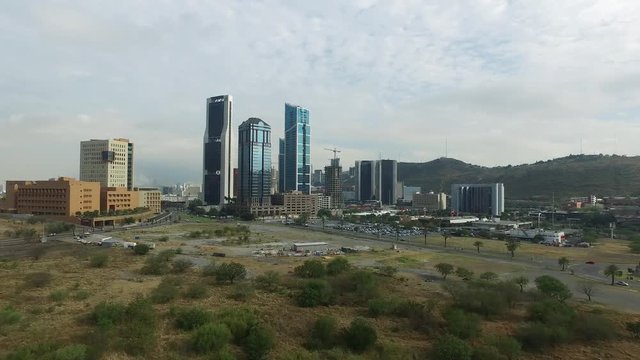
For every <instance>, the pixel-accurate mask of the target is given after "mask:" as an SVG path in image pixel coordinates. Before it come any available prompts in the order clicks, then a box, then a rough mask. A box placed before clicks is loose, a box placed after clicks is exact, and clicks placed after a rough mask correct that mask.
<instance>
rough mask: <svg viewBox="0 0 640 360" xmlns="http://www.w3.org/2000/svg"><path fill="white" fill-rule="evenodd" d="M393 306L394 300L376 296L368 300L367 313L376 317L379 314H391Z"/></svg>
mask: <svg viewBox="0 0 640 360" xmlns="http://www.w3.org/2000/svg"><path fill="white" fill-rule="evenodd" d="M395 307H396V301H395V300H392V299H385V298H378V299H371V300H369V302H368V307H367V311H368V313H369V316H372V317H378V316H381V315H388V314H391V313H392V312H393V310H394V309H395Z"/></svg>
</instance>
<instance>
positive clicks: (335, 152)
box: [324, 148, 342, 160]
mask: <svg viewBox="0 0 640 360" xmlns="http://www.w3.org/2000/svg"><path fill="white" fill-rule="evenodd" d="M324 149H325V150H327V151H331V152H333V159H334V160H335V159H337V158H338V153H341V152H342V151H340V150H338V149H336V148H333V149H327V148H324Z"/></svg>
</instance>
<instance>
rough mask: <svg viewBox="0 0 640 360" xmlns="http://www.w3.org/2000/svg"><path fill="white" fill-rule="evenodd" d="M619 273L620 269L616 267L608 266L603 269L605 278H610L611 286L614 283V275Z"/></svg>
mask: <svg viewBox="0 0 640 360" xmlns="http://www.w3.org/2000/svg"><path fill="white" fill-rule="evenodd" d="M618 272H620V268H619V267H617V266H616V265H613V264H612V265H609V266H607V267H606V268H605V269H604V274H605V275H606V276H611V285H613V284H614V283H615V281H616V275H618Z"/></svg>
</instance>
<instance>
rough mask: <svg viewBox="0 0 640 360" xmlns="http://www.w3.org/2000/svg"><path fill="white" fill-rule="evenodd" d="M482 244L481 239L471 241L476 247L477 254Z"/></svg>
mask: <svg viewBox="0 0 640 360" xmlns="http://www.w3.org/2000/svg"><path fill="white" fill-rule="evenodd" d="M482 245H483V243H482V241H480V240H478V241H476V242H474V243H473V246H475V247H476V250H478V254H480V247H481V246H482Z"/></svg>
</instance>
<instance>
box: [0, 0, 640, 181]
mask: <svg viewBox="0 0 640 360" xmlns="http://www.w3.org/2000/svg"><path fill="white" fill-rule="evenodd" d="M638 18H640V3H638V2H637V1H633V0H627V1H616V2H611V1H606V0H574V1H562V2H557V1H551V0H543V1H536V2H531V1H507V0H483V1H470V0H468V1H463V0H457V1H446V2H445V1H442V2H424V1H419V0H415V1H413V0H412V1H409V0H394V1H374V0H359V1H354V2H343V1H337V0H333V1H325V2H291V1H284V0H283V1H276V0H263V1H213V2H212V1H196V0H193V1H184V2H157V1H137V2H130V1H123V2H117V1H116V2H111V3H110V4H109V6H108V7H105V6H102V5H101V4H98V3H95V2H82V1H72V0H68V1H56V2H36V1H21V2H10V3H8V4H5V5H4V8H3V12H2V13H1V14H0V43H2V44H3V53H6V54H11V56H3V57H0V131H1V132H2V134H3V135H5V136H4V139H3V142H2V143H0V151H2V152H3V153H8V152H10V153H11V154H12V156H2V157H0V179H7V178H48V177H52V176H57V175H75V174H77V167H78V165H77V161H76V159H77V158H78V154H77V151H78V148H79V142H80V141H81V140H83V139H87V138H107V137H116V136H117V137H129V138H131V139H132V140H133V141H134V142H135V143H136V144H137V154H138V163H137V164H138V167H139V169H140V171H139V172H140V176H139V179H145V180H146V181H156V182H164V181H179V178H177V177H176V173H177V172H183V174H182V173H181V174H178V175H179V176H183V178H184V180H192V181H197V180H198V179H199V173H200V170H199V169H200V164H201V152H202V150H201V141H202V133H203V131H204V104H205V99H206V98H207V97H209V96H214V95H218V94H223V93H230V94H232V95H234V100H235V119H234V121H235V125H238V124H240V123H241V122H242V121H243V120H244V119H246V118H248V117H250V116H258V117H261V118H263V119H264V120H265V121H267V122H268V123H270V124H271V125H272V129H273V132H274V136H273V138H274V139H276V138H278V137H279V136H281V133H282V128H283V124H282V123H283V107H284V105H283V103H284V102H285V101H288V102H293V103H297V104H300V105H302V106H306V107H308V108H309V109H310V110H311V122H312V134H313V136H312V141H313V146H314V147H313V150H312V160H313V163H314V165H315V167H316V168H321V167H323V166H324V165H325V164H326V163H327V159H328V158H329V157H330V156H331V154H330V153H329V152H327V151H325V150H323V149H324V148H325V147H333V146H336V147H338V148H341V149H343V150H344V151H343V153H342V154H341V156H342V158H343V166H344V167H347V166H349V165H350V164H351V163H352V161H353V160H356V159H361V158H377V157H378V156H380V154H382V156H385V157H391V158H398V159H400V160H404V161H425V160H430V159H433V158H436V157H439V156H442V155H444V142H445V138H446V139H448V140H447V141H448V143H449V156H451V157H456V158H459V159H461V160H464V161H469V162H474V163H478V164H481V165H504V164H509V163H511V164H517V163H523V162H533V161H535V160H538V159H545V158H550V157H557V156H562V155H566V154H568V153H577V152H578V151H579V142H580V138H582V139H583V145H584V150H585V152H588V153H600V152H602V153H611V152H614V151H617V152H619V153H624V154H638V152H640V149H639V148H638V146H637V145H636V144H637V141H636V139H637V138H638V136H639V135H640V122H639V120H640V71H639V70H638V69H640V32H639V31H638V28H637V25H636V19H638ZM6 134H9V135H8V136H7V135H6ZM275 155H276V154H275V152H274V157H275ZM52 159H55V160H56V161H52ZM60 159H62V160H60ZM17 164H28V166H24V165H22V167H21V166H18V165H17Z"/></svg>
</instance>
